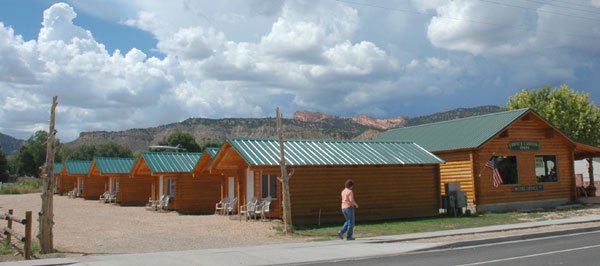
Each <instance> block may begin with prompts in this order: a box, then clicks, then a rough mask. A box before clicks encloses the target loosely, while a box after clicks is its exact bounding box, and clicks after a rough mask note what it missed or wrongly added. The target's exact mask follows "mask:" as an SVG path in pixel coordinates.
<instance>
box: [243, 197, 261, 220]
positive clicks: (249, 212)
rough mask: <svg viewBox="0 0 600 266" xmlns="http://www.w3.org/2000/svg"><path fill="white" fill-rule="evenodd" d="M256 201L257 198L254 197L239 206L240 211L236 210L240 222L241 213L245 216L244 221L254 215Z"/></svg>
mask: <svg viewBox="0 0 600 266" xmlns="http://www.w3.org/2000/svg"><path fill="white" fill-rule="evenodd" d="M257 203H258V200H257V199H256V198H251V199H250V200H249V201H248V203H246V204H245V205H241V206H240V211H239V212H238V213H239V215H240V222H241V221H242V215H243V216H244V217H245V218H246V222H247V221H248V220H249V219H250V218H252V216H254V211H255V210H256V204H257Z"/></svg>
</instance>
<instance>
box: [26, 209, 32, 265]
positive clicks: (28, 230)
mask: <svg viewBox="0 0 600 266" xmlns="http://www.w3.org/2000/svg"><path fill="white" fill-rule="evenodd" d="M25 220H27V223H26V224H25V248H24V250H25V259H26V260H29V259H31V222H32V221H31V211H27V212H25Z"/></svg>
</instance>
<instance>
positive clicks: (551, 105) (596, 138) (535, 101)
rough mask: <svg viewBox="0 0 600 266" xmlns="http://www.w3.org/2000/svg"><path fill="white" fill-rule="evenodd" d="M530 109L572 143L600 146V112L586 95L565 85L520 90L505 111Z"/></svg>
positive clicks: (510, 100)
mask: <svg viewBox="0 0 600 266" xmlns="http://www.w3.org/2000/svg"><path fill="white" fill-rule="evenodd" d="M526 107H529V108H531V109H533V110H534V111H535V112H536V113H538V114H539V115H541V116H542V117H544V118H545V119H546V120H548V121H549V122H550V123H552V125H554V126H555V127H556V128H558V129H559V130H561V131H562V132H563V133H565V134H567V135H568V136H569V137H571V139H573V140H575V141H577V142H581V143H586V144H589V145H596V146H598V145H600V109H599V108H598V107H597V106H596V105H595V104H594V103H593V102H592V101H591V100H590V96H589V94H587V93H581V92H577V91H575V90H572V89H570V88H569V87H568V86H567V85H562V86H560V88H551V87H550V86H544V87H542V88H539V89H535V90H523V91H520V92H518V93H516V94H515V95H513V96H511V97H510V98H509V101H508V105H507V106H506V109H508V110H514V109H520V108H526Z"/></svg>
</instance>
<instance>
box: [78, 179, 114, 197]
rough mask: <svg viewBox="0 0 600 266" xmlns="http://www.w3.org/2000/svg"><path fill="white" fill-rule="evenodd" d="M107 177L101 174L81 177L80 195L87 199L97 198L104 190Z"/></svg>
mask: <svg viewBox="0 0 600 266" xmlns="http://www.w3.org/2000/svg"><path fill="white" fill-rule="evenodd" d="M107 182H108V178H105V177H101V176H86V177H84V178H83V183H84V185H83V192H82V197H83V198H84V199H87V200H97V199H99V198H100V195H102V193H104V192H105V191H106V187H107Z"/></svg>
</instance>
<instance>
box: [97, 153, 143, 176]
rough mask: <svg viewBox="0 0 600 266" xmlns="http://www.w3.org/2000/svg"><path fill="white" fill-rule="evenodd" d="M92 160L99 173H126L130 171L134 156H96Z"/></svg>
mask: <svg viewBox="0 0 600 266" xmlns="http://www.w3.org/2000/svg"><path fill="white" fill-rule="evenodd" d="M94 161H95V162H96V166H98V170H99V171H100V173H101V174H127V173H129V172H131V167H133V164H134V163H135V158H133V157H131V158H111V157H96V158H94Z"/></svg>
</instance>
